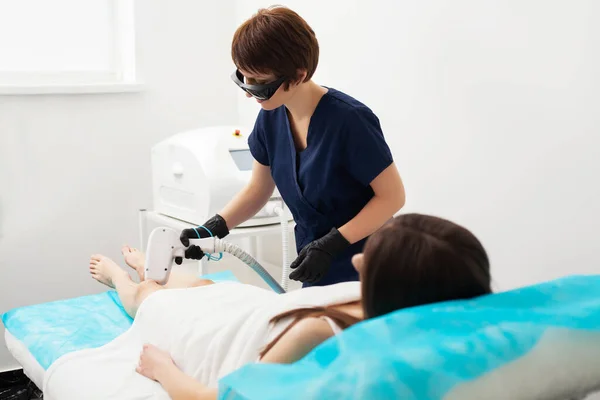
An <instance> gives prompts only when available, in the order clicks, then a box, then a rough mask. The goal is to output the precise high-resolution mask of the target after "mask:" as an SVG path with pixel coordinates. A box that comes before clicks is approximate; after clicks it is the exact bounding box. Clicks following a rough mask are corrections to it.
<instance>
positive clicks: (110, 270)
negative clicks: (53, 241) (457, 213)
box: [44, 214, 491, 400]
mask: <svg viewBox="0 0 600 400" xmlns="http://www.w3.org/2000/svg"><path fill="white" fill-rule="evenodd" d="M124 255H125V260H126V262H127V264H128V265H129V266H131V267H133V268H135V270H136V271H137V272H138V274H139V277H140V280H141V283H139V284H138V283H135V282H133V281H132V280H131V279H130V278H129V275H128V274H127V273H126V271H124V270H122V269H121V268H120V267H119V266H118V265H117V264H115V263H114V262H113V261H112V260H110V259H108V258H106V257H103V256H93V257H92V259H91V261H90V272H91V274H92V276H93V277H94V279H96V280H98V281H99V282H102V283H104V284H106V285H108V286H110V287H114V288H115V289H116V290H117V292H118V294H119V297H120V299H121V301H122V303H123V305H124V307H125V309H126V310H127V312H128V313H129V314H130V315H131V316H132V317H134V318H135V319H134V323H133V325H132V326H131V328H130V329H129V330H128V331H127V332H125V333H124V334H123V335H121V336H119V337H118V338H116V339H115V340H113V341H112V342H111V343H108V344H107V345H105V346H103V347H101V348H97V349H89V350H82V351H78V352H74V353H71V354H68V355H66V356H64V357H62V358H60V359H59V360H57V361H56V362H55V363H54V364H53V365H52V366H51V367H50V369H49V370H48V372H47V374H46V381H45V383H44V394H45V398H47V399H61V400H64V399H108V398H110V399H148V398H152V399H158V398H165V399H166V398H169V397H170V398H173V399H176V400H177V399H216V398H217V383H218V380H219V379H220V378H221V377H223V376H224V375H227V374H228V373H230V372H232V371H234V370H235V369H237V368H239V367H241V366H243V365H244V364H247V363H251V362H269V363H292V362H294V361H296V360H298V359H300V358H302V357H303V356H305V355H306V354H307V353H308V352H310V351H311V350H312V349H313V348H314V347H315V346H317V345H319V344H320V343H322V342H323V341H325V340H326V339H328V338H329V337H331V336H333V335H335V334H336V333H338V332H340V331H341V330H343V329H345V328H347V327H349V326H351V325H353V324H355V323H357V322H359V321H361V320H363V319H365V318H373V317H377V316H380V315H383V314H386V313H389V312H392V311H395V310H398V309H402V308H405V307H412V306H417V305H422V304H428V303H434V302H439V301H446V300H455V299H465V298H472V297H475V296H479V295H483V294H487V293H490V292H491V290H490V275H489V261H488V257H487V255H486V252H485V250H484V249H483V247H482V245H481V244H480V243H479V241H478V240H477V238H475V237H474V236H473V235H472V234H471V233H470V232H469V231H468V230H466V229H464V228H462V227H460V226H458V225H456V224H453V223H452V222H449V221H447V220H444V219H440V218H436V217H432V216H426V215H420V214H406V215H402V216H400V217H397V218H395V219H394V220H392V221H391V222H389V223H388V224H386V225H385V226H383V227H382V228H381V229H380V230H379V231H378V232H376V233H375V234H373V235H372V236H371V237H370V239H369V240H368V242H367V243H366V245H365V250H364V254H359V255H356V256H355V257H354V258H353V260H352V262H353V264H354V266H355V268H356V269H357V270H358V271H359V273H360V282H346V283H339V284H336V285H331V286H325V287H310V288H305V289H301V290H297V291H293V292H289V293H286V294H281V295H278V294H275V293H273V292H271V291H269V290H264V289H260V288H257V287H254V286H251V285H245V284H241V283H236V282H226V283H218V284H213V282H211V281H206V280H201V279H196V278H191V279H190V278H187V277H185V276H182V275H181V274H177V273H176V271H174V272H175V273H174V274H172V275H171V279H170V280H169V282H168V283H167V284H166V285H165V286H164V287H163V286H160V285H158V284H156V283H155V282H151V281H145V280H144V274H143V271H144V259H143V255H142V254H141V253H140V252H138V251H136V250H133V249H129V248H125V249H124ZM140 353H141V356H140Z"/></svg>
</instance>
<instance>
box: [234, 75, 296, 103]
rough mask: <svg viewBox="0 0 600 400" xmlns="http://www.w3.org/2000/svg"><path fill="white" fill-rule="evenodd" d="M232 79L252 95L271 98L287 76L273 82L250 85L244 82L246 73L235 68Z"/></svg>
mask: <svg viewBox="0 0 600 400" xmlns="http://www.w3.org/2000/svg"><path fill="white" fill-rule="evenodd" d="M231 79H232V80H233V81H234V82H235V84H236V85H238V86H239V87H240V89H242V90H243V91H244V92H246V93H248V94H249V95H251V96H252V97H255V98H257V99H258V100H269V99H270V98H271V97H273V95H274V94H275V92H276V91H277V89H279V87H280V86H281V84H282V83H283V82H285V78H283V77H282V78H279V79H277V80H275V81H273V82H269V83H265V84H262V85H250V84H248V83H245V82H244V75H242V73H241V72H240V70H239V69H236V70H235V72H234V73H233V74H232V75H231Z"/></svg>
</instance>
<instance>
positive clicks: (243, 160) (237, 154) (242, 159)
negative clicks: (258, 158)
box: [229, 149, 254, 171]
mask: <svg viewBox="0 0 600 400" xmlns="http://www.w3.org/2000/svg"><path fill="white" fill-rule="evenodd" d="M229 153H230V154H231V158H233V161H234V162H235V165H237V167H238V169H239V170H240V171H251V170H252V164H253V162H254V157H252V153H250V150H248V149H243V150H229Z"/></svg>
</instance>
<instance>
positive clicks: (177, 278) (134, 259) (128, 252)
mask: <svg viewBox="0 0 600 400" xmlns="http://www.w3.org/2000/svg"><path fill="white" fill-rule="evenodd" d="M121 253H123V257H124V259H125V263H126V264H127V265H129V266H130V267H131V268H133V269H134V270H135V271H136V272H137V274H138V276H139V277H140V282H142V281H144V267H145V264H146V257H145V256H144V253H142V252H141V251H139V250H138V249H136V248H134V247H129V246H123V247H122V248H121ZM213 283H214V282H213V281H211V280H208V279H200V278H197V277H196V276H194V275H192V274H189V273H185V272H182V271H179V270H178V269H177V266H176V265H174V266H173V268H172V269H171V274H170V275H169V280H168V281H167V283H166V284H165V285H164V288H165V289H184V288H190V287H198V286H206V285H211V284H213Z"/></svg>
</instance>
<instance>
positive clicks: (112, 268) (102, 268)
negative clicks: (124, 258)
mask: <svg viewBox="0 0 600 400" xmlns="http://www.w3.org/2000/svg"><path fill="white" fill-rule="evenodd" d="M90 274H92V278H94V279H95V280H97V281H98V282H100V283H103V284H105V285H106V286H108V287H111V288H114V287H115V285H114V283H113V282H114V280H115V278H117V277H118V276H120V275H124V276H126V277H128V278H129V274H127V272H126V271H125V270H123V269H121V267H119V266H118V265H117V264H115V262H114V261H113V260H111V259H110V258H108V257H105V256H103V255H100V254H94V255H93V256H92V257H91V258H90Z"/></svg>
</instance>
